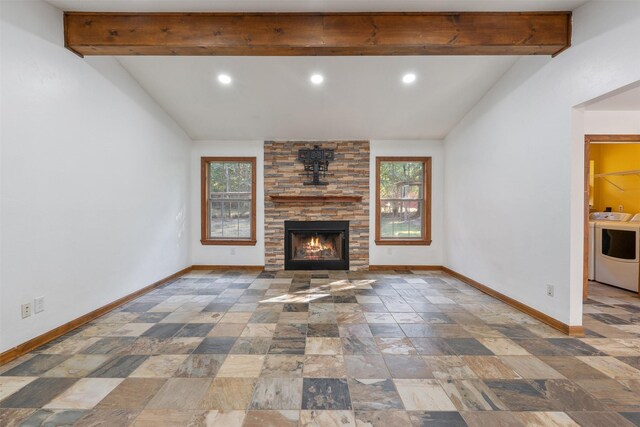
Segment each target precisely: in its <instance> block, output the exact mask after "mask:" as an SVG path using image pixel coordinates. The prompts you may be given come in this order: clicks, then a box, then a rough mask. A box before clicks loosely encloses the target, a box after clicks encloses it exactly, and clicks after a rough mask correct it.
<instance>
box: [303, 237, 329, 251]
mask: <svg viewBox="0 0 640 427" xmlns="http://www.w3.org/2000/svg"><path fill="white" fill-rule="evenodd" d="M306 246H307V248H309V249H311V250H313V251H324V250H326V249H333V247H332V246H325V245H324V244H322V243H321V242H320V238H319V237H312V238H311V240H309V241H308V242H307V244H306Z"/></svg>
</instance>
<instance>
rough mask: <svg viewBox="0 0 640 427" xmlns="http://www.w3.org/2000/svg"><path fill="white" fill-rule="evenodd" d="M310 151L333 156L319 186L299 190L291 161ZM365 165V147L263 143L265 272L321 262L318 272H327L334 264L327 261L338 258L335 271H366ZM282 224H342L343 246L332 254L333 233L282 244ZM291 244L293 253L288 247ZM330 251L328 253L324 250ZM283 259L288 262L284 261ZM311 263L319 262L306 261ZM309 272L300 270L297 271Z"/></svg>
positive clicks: (300, 173) (299, 174)
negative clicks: (329, 151)
mask: <svg viewBox="0 0 640 427" xmlns="http://www.w3.org/2000/svg"><path fill="white" fill-rule="evenodd" d="M314 145H318V146H320V148H322V149H332V150H334V159H333V161H332V163H331V165H330V168H329V173H328V174H327V176H326V177H325V178H323V180H324V181H326V182H327V185H324V186H313V185H304V181H305V180H306V177H305V174H304V168H303V165H302V163H300V162H299V161H298V159H297V158H298V150H300V149H301V148H309V149H311V148H313V147H314ZM369 161H370V159H369V141H326V142H318V141H309V142H300V141H282V142H281V141H267V142H265V145H264V193H265V213H264V215H265V269H267V270H281V269H284V268H287V269H289V267H290V265H289V261H293V262H294V264H293V265H294V267H295V265H296V262H298V263H300V262H301V263H308V262H311V261H322V262H323V263H324V268H322V269H329V267H328V266H329V265H330V264H331V262H338V260H336V259H329V258H338V257H339V258H344V259H341V260H340V261H341V262H342V264H341V266H340V268H338V267H335V268H336V269H350V270H366V269H367V268H368V267H369ZM285 221H297V222H301V221H311V222H321V221H332V222H348V226H347V228H346V231H345V232H344V234H343V235H342V236H343V237H342V238H343V239H344V246H343V248H335V246H336V245H337V246H340V245H339V243H338V241H339V235H336V234H335V233H334V234H332V235H324V236H321V235H314V234H310V233H306V234H305V233H299V235H298V236H296V240H295V242H294V241H293V237H294V236H291V239H292V241H290V242H289V244H287V243H286V242H285V240H286V235H285ZM311 239H313V241H312V240H311ZM294 243H295V245H296V248H297V249H294V247H293V246H290V245H293V244H294ZM331 245H333V246H334V248H333V250H332V249H330V248H328V246H331ZM340 251H342V252H340ZM285 252H289V253H288V254H286V253H285ZM288 257H290V258H291V259H289V261H286V260H287V259H288ZM312 257H316V258H324V259H322V260H320V259H315V260H313V259H309V258H312ZM294 258H297V259H294ZM301 258H302V259H301ZM304 258H307V259H304ZM345 261H346V262H345ZM297 265H298V266H300V265H301V264H297ZM295 268H303V267H295ZM311 268H313V267H310V264H306V266H305V267H304V268H303V269H311Z"/></svg>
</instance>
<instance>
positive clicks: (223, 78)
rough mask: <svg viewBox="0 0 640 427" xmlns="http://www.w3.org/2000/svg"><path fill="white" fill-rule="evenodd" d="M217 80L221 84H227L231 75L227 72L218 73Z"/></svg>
mask: <svg viewBox="0 0 640 427" xmlns="http://www.w3.org/2000/svg"><path fill="white" fill-rule="evenodd" d="M218 81H219V82H220V83H222V84H223V85H228V84H229V83H231V76H229V75H228V74H218Z"/></svg>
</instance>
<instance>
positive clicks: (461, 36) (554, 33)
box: [64, 12, 571, 56]
mask: <svg viewBox="0 0 640 427" xmlns="http://www.w3.org/2000/svg"><path fill="white" fill-rule="evenodd" d="M64 38H65V46H66V47H67V48H69V49H70V50H72V51H74V52H76V53H77V54H79V55H231V56H315V55H326V56H338V55H556V54H558V53H559V52H561V51H562V50H564V49H566V48H568V47H569V46H570V44H571V12H506V13H503V12H479V13H476V12H447V13H306V14H304V13H89V12H65V14H64Z"/></svg>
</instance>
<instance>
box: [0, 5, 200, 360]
mask: <svg viewBox="0 0 640 427" xmlns="http://www.w3.org/2000/svg"><path fill="white" fill-rule="evenodd" d="M1 7H2V9H1V10H2V30H1V31H2V81H1V82H2V101H1V102H2V104H1V114H2V115H1V117H2V124H1V137H2V141H1V150H2V156H1V160H2V167H1V177H2V179H1V183H2V197H1V199H2V208H1V223H0V230H1V234H2V240H1V245H2V247H1V249H0V255H1V256H0V260H1V263H2V267H3V268H2V272H1V276H0V279H1V280H0V300H1V302H0V312H1V313H0V322H1V323H0V340H1V342H0V351H3V350H6V349H9V348H11V347H13V346H15V345H17V344H20V343H22V342H25V341H27V340H29V339H31V338H33V337H35V336H37V335H39V334H42V333H44V332H46V331H49V330H51V329H53V328H55V327H57V326H59V325H61V324H63V323H65V322H68V321H70V320H72V319H75V318H77V317H79V316H81V315H83V314H85V313H88V312H90V311H92V310H94V309H96V308H98V307H100V306H102V305H104V304H107V303H109V302H112V301H114V300H116V299H118V298H120V297H122V296H124V295H127V294H129V293H131V292H134V291H136V290H138V289H140V288H142V287H144V286H146V285H149V284H151V283H153V282H155V281H157V280H159V279H161V278H164V277H166V276H168V275H170V274H172V273H175V272H176V271H178V270H180V269H182V268H184V267H186V266H187V265H188V245H187V240H188V236H187V233H186V229H185V228H186V226H187V217H186V210H187V204H188V197H187V195H188V191H189V190H188V185H189V182H188V177H189V174H188V168H189V146H190V139H189V138H188V137H187V136H186V135H185V134H184V132H182V131H181V130H180V129H179V128H178V127H177V126H176V125H175V123H174V122H173V121H172V119H171V118H169V117H168V116H167V115H166V114H165V113H164V112H163V111H162V110H160V109H159V108H158V107H157V105H156V104H155V103H154V102H153V101H152V100H151V98H150V97H149V96H148V95H147V94H146V93H145V92H144V91H142V89H141V88H140V87H139V86H138V84H137V83H136V82H135V81H134V80H133V79H132V78H131V77H130V76H129V74H128V73H126V72H125V71H124V69H123V68H122V67H121V66H120V65H119V64H118V63H117V62H116V61H115V60H114V59H112V58H86V59H82V58H79V57H77V56H76V55H74V54H73V53H71V52H69V51H68V50H66V49H64V48H63V37H62V12H61V11H59V10H57V9H55V8H53V7H51V6H49V5H48V4H46V3H44V2H40V1H20V2H18V1H10V2H8V1H3V2H2V4H1ZM39 296H44V297H45V311H44V312H42V313H39V314H35V315H32V316H31V317H29V318H26V319H21V316H20V304H21V303H25V302H32V303H33V299H34V298H35V297H39Z"/></svg>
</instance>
